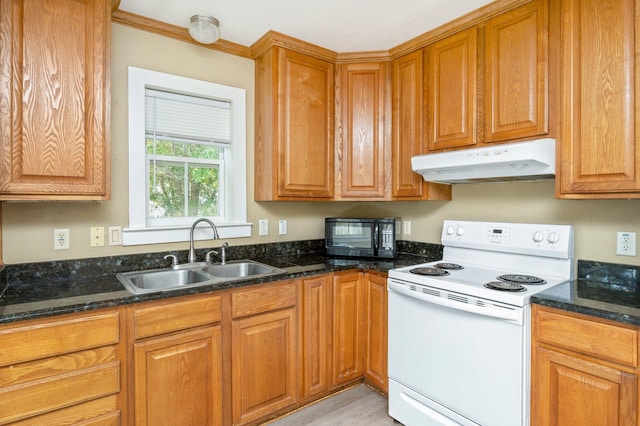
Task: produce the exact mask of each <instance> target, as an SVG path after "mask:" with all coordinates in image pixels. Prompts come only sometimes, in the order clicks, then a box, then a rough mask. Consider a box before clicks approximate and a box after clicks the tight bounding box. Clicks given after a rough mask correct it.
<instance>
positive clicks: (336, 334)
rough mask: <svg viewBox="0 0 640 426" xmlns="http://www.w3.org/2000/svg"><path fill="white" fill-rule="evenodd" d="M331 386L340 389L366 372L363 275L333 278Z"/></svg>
mask: <svg viewBox="0 0 640 426" xmlns="http://www.w3.org/2000/svg"><path fill="white" fill-rule="evenodd" d="M332 292H333V293H332V294H333V295H332V298H333V302H332V305H333V330H332V336H333V337H332V342H333V361H332V383H333V386H339V385H342V384H345V383H348V382H350V381H352V380H355V379H357V378H359V377H361V376H362V373H363V368H362V364H363V355H362V354H363V339H362V336H363V322H364V288H363V284H362V273H360V272H346V273H336V274H334V277H333V289H332Z"/></svg>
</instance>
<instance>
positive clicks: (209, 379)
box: [134, 325, 222, 425]
mask: <svg viewBox="0 0 640 426" xmlns="http://www.w3.org/2000/svg"><path fill="white" fill-rule="evenodd" d="M134 358H135V366H134V368H135V371H136V378H135V407H136V424H138V425H160V424H164V425H221V424H222V379H221V374H222V333H221V327H220V325H216V326H213V327H205V328H198V329H195V330H191V331H186V332H181V333H177V334H172V335H169V336H163V337H158V338H154V339H149V340H147V341H145V342H142V343H137V344H136V345H135V349H134Z"/></svg>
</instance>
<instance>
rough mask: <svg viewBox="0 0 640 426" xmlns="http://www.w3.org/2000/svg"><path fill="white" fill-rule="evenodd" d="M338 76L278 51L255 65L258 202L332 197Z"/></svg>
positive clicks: (328, 66)
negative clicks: (336, 83) (335, 91)
mask: <svg viewBox="0 0 640 426" xmlns="http://www.w3.org/2000/svg"><path fill="white" fill-rule="evenodd" d="M334 72H335V71H334V65H333V64H332V63H330V62H328V61H324V60H321V59H317V58H314V57H311V56H308V55H305V54H302V53H298V52H294V51H290V50H288V49H284V48H280V47H273V48H271V49H269V50H268V51H266V52H265V53H264V54H262V55H261V56H260V57H259V58H257V59H256V155H255V171H256V176H255V199H256V200H258V201H263V200H287V199H293V200H299V199H318V198H320V199H322V198H332V197H333V196H334V180H335V176H334V146H335V144H334V138H335V135H334V133H333V128H334V98H335V97H334V90H335V87H334V86H335V84H334V80H335V76H334Z"/></svg>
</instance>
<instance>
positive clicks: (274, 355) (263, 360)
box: [231, 308, 297, 424]
mask: <svg viewBox="0 0 640 426" xmlns="http://www.w3.org/2000/svg"><path fill="white" fill-rule="evenodd" d="M232 324H233V325H232V336H231V345H232V357H231V363H232V376H233V386H232V390H231V392H232V399H233V402H232V404H233V410H232V411H233V423H234V424H244V423H248V422H251V421H255V420H257V419H260V418H261V417H264V416H266V415H269V414H271V413H273V412H275V411H277V410H280V409H282V408H285V407H287V406H290V405H293V404H295V403H296V402H297V399H296V373H297V363H296V332H297V331H296V326H295V324H296V313H295V308H289V309H284V310H280V311H275V312H268V313H265V314H260V315H256V316H253V317H247V318H242V319H238V320H234V321H233V323H232Z"/></svg>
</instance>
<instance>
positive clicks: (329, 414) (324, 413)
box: [266, 385, 398, 426]
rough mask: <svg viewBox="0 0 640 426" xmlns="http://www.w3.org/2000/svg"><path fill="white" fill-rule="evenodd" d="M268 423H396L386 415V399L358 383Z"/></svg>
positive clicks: (297, 425)
mask: <svg viewBox="0 0 640 426" xmlns="http://www.w3.org/2000/svg"><path fill="white" fill-rule="evenodd" d="M266 425H269V426H303V425H304V426H327V425H331V426H358V425H366V426H391V425H395V426H398V423H394V421H393V419H392V418H391V417H389V414H388V405H387V398H386V397H384V396H383V395H380V394H379V393H378V392H376V391H374V390H373V389H370V388H369V387H367V386H366V385H358V386H355V387H353V388H350V389H347V390H346V391H343V392H341V393H339V394H337V395H334V396H331V397H329V398H327V399H324V400H322V401H320V402H317V403H315V404H313V405H310V406H308V407H305V408H302V409H301V410H298V411H296V412H294V413H292V414H289V415H288V416H285V417H280V418H278V419H275V420H273V421H272V422H270V423H266Z"/></svg>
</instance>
